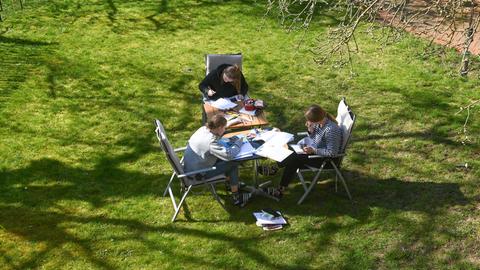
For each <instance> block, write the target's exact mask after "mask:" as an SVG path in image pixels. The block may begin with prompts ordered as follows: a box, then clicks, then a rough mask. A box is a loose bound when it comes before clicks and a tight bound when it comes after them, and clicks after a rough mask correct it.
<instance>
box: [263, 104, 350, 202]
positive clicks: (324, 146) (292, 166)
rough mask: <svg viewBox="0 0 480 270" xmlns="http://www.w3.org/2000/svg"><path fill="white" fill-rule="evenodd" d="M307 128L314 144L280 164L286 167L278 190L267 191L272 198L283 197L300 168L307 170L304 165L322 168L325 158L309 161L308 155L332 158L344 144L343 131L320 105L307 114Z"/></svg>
mask: <svg viewBox="0 0 480 270" xmlns="http://www.w3.org/2000/svg"><path fill="white" fill-rule="evenodd" d="M305 118H306V120H307V121H306V122H305V126H306V127H307V131H308V137H309V139H310V141H311V142H312V143H311V145H310V146H303V151H304V152H305V153H306V154H297V153H296V152H295V151H294V152H293V153H292V154H291V155H290V156H288V157H287V158H286V159H284V160H283V161H282V162H280V163H279V166H280V167H285V169H284V171H283V175H282V179H281V181H280V186H279V187H278V188H269V189H267V190H265V191H266V192H267V193H269V194H270V195H272V196H275V197H277V198H280V197H282V195H283V192H284V191H285V189H286V188H287V186H288V184H289V183H290V181H291V180H292V179H293V178H294V177H295V173H296V172H297V169H299V168H305V167H304V165H305V164H307V165H311V166H321V165H322V163H323V161H324V159H323V158H313V159H309V158H308V155H311V154H314V155H319V156H324V157H330V156H334V155H336V154H338V152H339V151H340V147H341V144H342V130H341V129H340V127H339V126H338V124H337V121H336V120H335V118H333V116H332V115H331V114H329V113H327V112H326V111H325V110H323V109H322V108H321V107H320V106H318V105H312V106H310V107H309V108H308V110H307V111H306V112H305Z"/></svg>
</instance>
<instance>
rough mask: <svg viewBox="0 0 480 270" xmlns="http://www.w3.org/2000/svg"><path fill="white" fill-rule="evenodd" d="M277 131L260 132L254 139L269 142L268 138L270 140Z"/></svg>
mask: <svg viewBox="0 0 480 270" xmlns="http://www.w3.org/2000/svg"><path fill="white" fill-rule="evenodd" d="M275 132H276V131H273V130H269V131H265V132H262V133H260V134H258V135H257V136H256V137H255V138H254V139H253V140H254V141H264V142H268V140H270V139H271V138H273V136H275Z"/></svg>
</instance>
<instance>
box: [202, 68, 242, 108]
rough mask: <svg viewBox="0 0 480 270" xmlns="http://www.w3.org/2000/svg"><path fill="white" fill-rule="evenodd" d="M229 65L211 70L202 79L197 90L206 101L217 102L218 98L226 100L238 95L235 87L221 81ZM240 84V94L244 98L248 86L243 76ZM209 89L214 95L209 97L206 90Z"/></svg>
mask: <svg viewBox="0 0 480 270" xmlns="http://www.w3.org/2000/svg"><path fill="white" fill-rule="evenodd" d="M229 66H231V65H228V64H223V65H220V66H218V68H216V69H214V70H212V71H211V72H210V73H208V75H207V76H206V77H205V79H203V81H202V82H201V83H200V84H199V85H198V88H199V89H200V91H201V92H202V93H203V96H204V97H207V98H208V99H212V100H217V99H219V98H222V97H223V98H228V97H232V96H236V95H238V94H239V93H238V92H237V89H235V86H233V84H231V83H226V82H224V81H223V77H222V74H223V70H224V69H226V68H227V67H229ZM241 77H242V78H241V83H240V94H242V95H243V96H245V95H246V94H247V92H248V84H247V82H246V81H245V77H243V74H241ZM209 87H210V88H211V89H212V90H213V91H215V92H216V93H215V94H214V95H213V96H211V97H209V96H208V88H209Z"/></svg>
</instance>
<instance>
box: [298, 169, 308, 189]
mask: <svg viewBox="0 0 480 270" xmlns="http://www.w3.org/2000/svg"><path fill="white" fill-rule="evenodd" d="M297 175H298V179H300V183H302V186H303V190H304V191H305V192H306V191H307V183H305V179H304V178H303V175H302V172H300V169H297Z"/></svg>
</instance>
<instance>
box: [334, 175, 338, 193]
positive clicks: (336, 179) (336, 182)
mask: <svg viewBox="0 0 480 270" xmlns="http://www.w3.org/2000/svg"><path fill="white" fill-rule="evenodd" d="M335 192H338V175H337V174H335Z"/></svg>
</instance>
